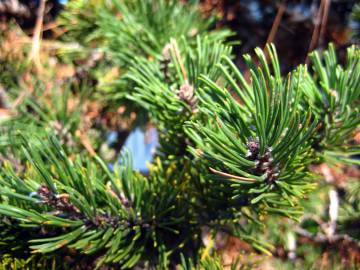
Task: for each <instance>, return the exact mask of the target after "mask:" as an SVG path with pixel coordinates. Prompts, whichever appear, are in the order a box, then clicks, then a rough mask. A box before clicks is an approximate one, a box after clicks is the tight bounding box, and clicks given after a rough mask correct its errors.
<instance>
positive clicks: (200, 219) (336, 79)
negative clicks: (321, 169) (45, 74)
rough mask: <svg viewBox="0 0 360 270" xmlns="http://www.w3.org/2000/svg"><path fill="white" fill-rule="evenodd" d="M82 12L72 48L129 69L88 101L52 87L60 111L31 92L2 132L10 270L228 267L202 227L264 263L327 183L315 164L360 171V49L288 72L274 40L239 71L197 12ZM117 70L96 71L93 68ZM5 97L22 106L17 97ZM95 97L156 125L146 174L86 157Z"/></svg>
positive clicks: (1, 201)
mask: <svg viewBox="0 0 360 270" xmlns="http://www.w3.org/2000/svg"><path fill="white" fill-rule="evenodd" d="M87 2H88V1H81V0H75V1H71V3H70V4H69V6H68V7H67V10H65V11H64V13H63V14H62V15H61V18H60V25H61V26H62V27H63V28H65V29H66V32H65V34H64V36H63V40H64V41H63V42H64V44H67V43H69V42H78V43H79V46H78V47H77V48H76V50H79V48H80V51H81V50H83V52H84V53H90V52H91V51H92V50H93V48H94V47H95V46H96V48H97V50H99V51H101V52H102V53H104V54H105V60H104V59H103V60H104V61H107V63H108V64H109V65H111V66H112V67H117V68H119V69H120V71H121V72H120V74H118V78H117V80H116V82H115V83H112V84H110V85H108V86H107V88H106V89H104V88H103V87H102V85H100V84H99V85H97V86H95V87H94V86H92V88H91V90H92V91H94V93H91V94H88V92H86V93H85V94H84V93H83V92H82V91H78V92H76V91H74V89H72V90H71V89H68V88H66V89H65V90H63V91H60V90H57V89H55V90H52V91H50V93H49V92H47V93H48V95H50V97H51V98H50V101H51V102H48V101H49V100H48V99H47V96H45V97H44V96H42V95H41V93H40V94H39V95H37V94H34V95H32V96H29V95H28V96H26V98H25V99H23V100H22V103H21V104H20V105H19V106H16V107H15V115H14V116H11V117H9V118H8V119H6V120H4V121H2V122H1V129H2V131H3V132H2V134H1V135H0V142H1V143H0V153H1V156H0V157H1V170H0V229H1V232H0V258H1V259H0V262H1V263H2V264H3V265H4V267H6V265H12V267H13V268H14V269H16V267H17V266H14V265H16V263H15V264H14V263H13V264H12V263H11V262H12V260H14V261H17V260H19V261H21V260H22V261H21V263H19V264H18V267H19V269H30V268H31V265H33V267H35V268H34V269H36V267H45V268H46V267H48V268H49V267H50V265H55V264H56V265H57V267H58V268H56V269H66V268H68V267H70V268H71V267H74V265H75V266H76V267H79V264H80V263H82V264H84V265H87V267H90V268H97V269H128V268H134V267H142V268H144V269H153V268H155V267H156V268H158V269H172V268H174V269H175V267H178V269H195V268H196V269H222V264H221V258H219V257H218V256H214V257H213V258H212V257H211V256H209V254H211V252H212V247H211V246H209V245H208V244H207V243H206V241H204V237H202V234H203V233H204V231H205V229H206V230H209V231H210V234H211V235H216V234H217V233H219V232H221V233H226V234H227V235H231V236H235V237H238V238H241V239H242V240H244V241H246V242H248V243H249V244H250V245H252V247H253V248H254V249H255V250H257V251H258V252H263V253H266V254H271V253H273V252H274V249H273V246H272V245H271V243H268V242H266V241H264V237H262V236H261V235H262V232H263V231H264V230H265V229H266V224H267V223H266V222H265V220H267V219H269V218H278V219H279V220H280V219H281V218H283V217H286V218H290V219H293V220H295V222H297V221H299V220H301V217H302V215H303V206H304V201H306V199H307V198H308V195H309V193H311V192H312V190H314V189H315V188H316V187H317V185H318V184H319V182H320V181H319V177H318V176H317V175H315V173H314V171H313V170H310V168H311V165H314V164H319V163H320V162H327V163H329V164H356V163H357V161H356V160H354V159H352V156H353V155H356V154H359V145H358V144H357V142H356V140H355V139H354V136H355V134H356V133H357V132H359V124H360V114H359V113H360V112H359V105H360V101H359V97H360V50H359V48H358V47H356V46H351V47H349V48H348V50H347V57H346V63H345V64H344V65H342V64H340V63H339V62H338V60H337V58H336V51H335V48H334V46H333V45H331V44H330V45H329V48H328V49H327V50H325V51H323V52H317V51H315V52H312V53H311V54H310V59H311V61H310V64H309V66H306V65H299V66H298V67H294V69H293V70H292V71H291V72H289V73H288V74H287V75H283V74H282V72H281V64H280V63H281V59H278V56H277V52H276V48H275V46H274V45H273V44H267V45H266V48H265V49H264V50H262V49H260V48H256V49H255V50H254V54H253V55H254V56H250V55H244V61H245V63H246V64H247V67H248V69H247V70H246V71H244V70H240V69H239V68H238V67H237V66H236V64H235V63H234V62H233V58H234V57H233V53H232V48H233V45H234V44H232V43H229V42H227V41H226V38H228V37H229V36H230V32H229V31H227V30H222V31H220V30H213V31H211V30H209V28H210V26H211V24H212V22H213V19H205V18H202V15H200V13H199V11H198V10H197V5H196V4H187V5H184V4H183V3H181V2H180V1H175V0H174V1H165V0H164V1H163V0H160V1H150V0H149V1H147V0H146V1H140V0H139V1H118V0H114V1H105V0H104V1H102V0H100V1H90V2H91V3H90V4H89V5H87ZM74 20H75V21H76V23H74ZM68 57H70V56H69V55H68ZM100 61H101V60H100ZM108 68H109V67H106V68H104V66H103V65H99V66H96V67H94V69H97V70H96V72H95V73H97V74H104V73H106V71H108ZM246 74H247V75H246ZM6 78H7V77H6ZM0 79H1V80H0V82H1V83H2V84H4V83H5V77H1V74H0ZM6 80H7V79H6ZM8 85H13V84H8ZM15 85H16V83H15ZM9 91H10V93H11V98H12V96H14V97H15V98H14V99H16V97H18V96H19V95H20V94H19V92H20V93H21V89H20V88H19V89H17V88H16V87H13V88H11V89H10V90H9ZM35 93H37V92H35ZM119 97H120V98H119ZM74 99H76V100H77V101H78V103H76V105H77V106H74V107H75V108H73V109H71V110H69V108H68V100H72V101H73V100H74ZM90 101H91V102H99V103H101V104H105V105H104V107H106V106H110V104H111V106H114V103H115V104H116V105H117V106H120V105H124V104H125V105H126V104H129V103H130V104H131V106H130V107H131V110H134V108H138V109H139V108H140V110H142V112H145V113H146V114H147V115H148V117H149V119H150V121H151V123H152V124H154V125H155V126H156V127H157V129H158V131H159V133H160V135H159V147H158V149H157V150H156V153H155V156H154V161H153V163H152V164H150V165H149V173H148V174H147V175H142V174H140V173H139V172H137V171H136V170H134V169H133V167H132V160H131V153H128V152H126V151H125V150H123V151H122V152H121V153H120V155H121V158H120V161H119V162H117V163H116V164H115V166H114V168H113V169H111V170H110V169H109V166H108V165H107V163H106V161H105V158H104V157H102V156H101V154H99V153H94V152H89V151H88V147H86V146H85V147H84V143H83V142H82V141H81V140H82V138H83V137H81V136H80V137H79V136H78V134H79V132H80V131H82V132H85V133H89V136H91V134H92V133H91V132H90V130H94V129H97V128H99V125H96V124H90V125H88V126H87V129H84V127H83V123H82V120H81V119H82V117H83V113H84V112H83V110H82V108H83V107H82V106H83V104H86V102H90ZM44 104H47V106H45V105H44ZM49 104H50V105H49ZM134 105H135V107H133V106H134ZM102 128H103V127H102ZM79 130H80V131H79ZM88 131H89V132H88ZM91 139H92V140H100V139H101V137H100V136H97V137H94V138H91ZM357 190H358V183H357V182H356V181H354V183H352V184H351V185H350V186H349V191H346V196H345V197H344V201H345V203H344V204H343V206H342V208H341V209H340V229H341V230H342V231H346V230H347V229H349V228H352V225H353V224H359V223H358V222H359V216H358V211H359V209H360V208H359V201H360V198H359V192H357ZM349 231H350V234H351V239H359V237H360V236H359V233H358V232H356V231H351V229H349ZM59 256H68V257H69V256H70V257H72V258H74V260H75V262H74V261H72V262H71V263H69V262H68V261H61V260H59ZM24 260H25V261H24ZM7 261H10V263H9V264H7ZM30 262H31V263H30ZM21 265H22V266H21ZM236 265H237V262H234V264H233V267H234V269H235V268H236ZM105 266H106V267H109V268H101V267H105ZM26 267H28V268H26ZM29 267H30V268H29ZM79 269H82V268H79ZM84 269H87V268H85V267H84ZM138 269H139V268H138Z"/></svg>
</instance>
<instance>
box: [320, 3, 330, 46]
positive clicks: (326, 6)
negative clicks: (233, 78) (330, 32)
mask: <svg viewBox="0 0 360 270" xmlns="http://www.w3.org/2000/svg"><path fill="white" fill-rule="evenodd" d="M330 4H331V0H324V12H323V16H322V20H321V28H320V35H319V44H320V46H321V47H322V46H323V45H324V36H325V32H326V24H327V20H328V16H329V9H330Z"/></svg>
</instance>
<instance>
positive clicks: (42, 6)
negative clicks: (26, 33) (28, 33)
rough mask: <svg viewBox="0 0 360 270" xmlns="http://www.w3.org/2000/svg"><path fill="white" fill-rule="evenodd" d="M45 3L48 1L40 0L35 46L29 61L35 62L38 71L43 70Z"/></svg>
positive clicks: (34, 37) (34, 39)
mask: <svg viewBox="0 0 360 270" xmlns="http://www.w3.org/2000/svg"><path fill="white" fill-rule="evenodd" d="M45 1H46V0H40V5H39V8H38V11H37V18H36V24H35V29H34V35H33V45H32V48H31V52H30V54H29V60H30V61H34V63H35V66H36V68H37V69H38V70H41V63H40V45H41V37H42V27H43V20H44V13H45Z"/></svg>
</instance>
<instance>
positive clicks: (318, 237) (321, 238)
mask: <svg viewBox="0 0 360 270" xmlns="http://www.w3.org/2000/svg"><path fill="white" fill-rule="evenodd" d="M295 232H296V233H297V234H298V235H300V236H303V237H305V238H309V239H311V240H312V241H314V242H316V243H320V244H323V243H336V242H339V241H343V240H345V241H348V242H350V243H352V244H355V245H356V246H358V247H359V248H360V241H359V240H357V239H355V238H352V237H351V236H349V235H347V234H334V235H333V236H332V237H327V236H326V235H325V234H322V233H316V234H312V233H310V232H309V231H307V230H305V229H303V228H301V227H296V228H295Z"/></svg>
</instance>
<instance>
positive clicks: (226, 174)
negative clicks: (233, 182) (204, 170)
mask: <svg viewBox="0 0 360 270" xmlns="http://www.w3.org/2000/svg"><path fill="white" fill-rule="evenodd" d="M209 170H210V171H211V172H212V173H214V174H216V175H219V176H223V177H226V178H233V179H237V180H241V181H247V182H254V183H255V182H257V181H256V179H254V178H246V177H241V176H236V175H232V174H229V173H224V172H220V171H218V170H215V169H213V168H211V167H209Z"/></svg>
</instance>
